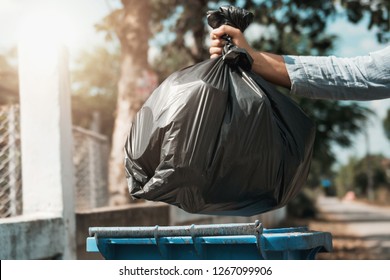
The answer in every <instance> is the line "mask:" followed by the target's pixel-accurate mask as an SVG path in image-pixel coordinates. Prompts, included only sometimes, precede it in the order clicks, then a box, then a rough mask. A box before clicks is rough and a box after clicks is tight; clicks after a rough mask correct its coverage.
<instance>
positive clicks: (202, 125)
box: [125, 7, 315, 216]
mask: <svg viewBox="0 0 390 280" xmlns="http://www.w3.org/2000/svg"><path fill="white" fill-rule="evenodd" d="M251 17H252V16H251V14H249V13H248V12H246V11H245V10H242V9H237V8H234V7H229V8H221V9H220V10H218V11H214V12H212V13H210V14H209V22H211V25H212V27H214V28H215V27H217V26H219V25H220V24H230V25H232V26H235V27H239V28H240V29H241V30H242V31H243V29H245V28H246V27H247V26H248V25H249V22H250V20H251ZM226 40H228V41H229V38H226ZM224 52H225V54H224V55H223V56H221V57H218V58H215V59H209V60H206V61H204V62H201V63H198V64H195V65H193V66H190V67H188V68H185V69H182V70H180V71H178V72H176V73H173V74H172V75H171V76H169V77H168V78H167V79H166V80H165V81H164V82H163V83H162V84H161V85H160V86H159V87H158V88H157V89H156V90H155V91H154V92H153V93H152V95H151V96H150V97H149V99H148V100H147V101H146V103H145V104H144V105H143V107H142V108H141V109H140V111H139V112H138V113H137V116H136V118H135V121H134V122H133V124H132V126H131V131H130V134H129V136H128V139H127V143H126V145H125V152H126V157H125V168H126V175H127V178H128V185H129V190H130V194H131V196H132V197H133V198H135V199H138V198H142V199H147V200H152V201H162V202H166V203H169V204H172V205H176V206H178V207H180V208H182V209H184V210H185V211H187V212H190V213H203V214H223V215H240V216H251V215H255V214H259V213H263V212H266V211H269V210H272V209H275V208H279V207H281V206H283V205H285V204H286V203H287V202H288V201H289V200H291V199H292V198H293V197H294V196H295V195H296V194H297V193H298V192H299V191H300V190H301V188H302V186H303V184H304V183H305V181H306V178H307V175H308V171H309V166H310V161H311V156H312V148H313V142H314V133H315V128H314V124H313V123H312V121H311V120H310V119H309V118H308V117H307V116H306V115H305V114H304V113H303V112H302V111H301V109H300V108H299V107H298V106H297V105H296V104H295V103H294V102H293V101H292V100H291V99H289V98H288V97H286V96H285V95H283V94H282V93H280V92H278V91H277V90H276V89H275V87H273V86H272V85H271V84H269V83H268V82H266V81H265V80H263V79H262V78H260V77H259V76H257V75H255V74H254V73H252V72H251V71H250V70H249V69H250V63H251V61H252V60H251V58H250V57H249V56H248V54H247V53H246V52H245V50H242V49H238V48H237V47H235V46H233V45H232V44H231V42H230V41H229V43H228V44H227V46H226V47H225V50H224ZM244 69H246V70H244Z"/></svg>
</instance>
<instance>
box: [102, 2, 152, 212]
mask: <svg viewBox="0 0 390 280" xmlns="http://www.w3.org/2000/svg"><path fill="white" fill-rule="evenodd" d="M122 4H123V18H122V21H121V23H120V25H119V26H117V29H116V33H117V35H118V38H119V40H120V43H121V52H122V62H121V63H122V65H121V76H120V79H119V82H118V101H117V108H116V118H115V125H114V132H113V137H112V147H111V155H110V166H109V192H110V205H120V204H125V203H128V202H130V196H129V192H128V188H127V182H126V177H125V172H124V145H125V141H126V137H127V135H128V132H129V129H130V126H131V122H132V120H133V118H134V116H135V114H136V113H137V111H138V110H139V109H140V107H141V106H142V104H143V103H144V102H145V100H146V99H147V98H148V97H149V95H150V93H151V92H152V90H153V89H154V88H155V86H156V83H157V78H156V75H155V74H154V73H153V72H152V71H151V70H150V68H149V65H148V60H147V56H148V47H149V46H148V40H149V38H150V28H149V15H150V1H149V0H144V1H139V0H122Z"/></svg>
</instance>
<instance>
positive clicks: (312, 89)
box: [283, 46, 390, 100]
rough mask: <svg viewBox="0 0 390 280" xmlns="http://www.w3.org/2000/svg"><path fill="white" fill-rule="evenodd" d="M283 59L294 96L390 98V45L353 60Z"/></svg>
mask: <svg viewBox="0 0 390 280" xmlns="http://www.w3.org/2000/svg"><path fill="white" fill-rule="evenodd" d="M283 59H284V61H285V63H286V67H287V72H288V75H289V76H290V80H291V93H292V94H296V95H300V96H305V97H309V98H319V99H334V100H375V99H384V98H390V46H388V47H386V48H384V49H382V50H379V51H376V52H372V53H370V54H369V55H367V56H357V57H352V58H338V57H335V56H327V57H322V56H319V57H315V56H290V55H285V56H283Z"/></svg>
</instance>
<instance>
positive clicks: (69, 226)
mask: <svg viewBox="0 0 390 280" xmlns="http://www.w3.org/2000/svg"><path fill="white" fill-rule="evenodd" d="M19 80H20V114H21V146H22V172H23V215H26V214H38V213H45V214H46V215H47V213H50V214H53V216H59V217H62V219H63V222H64V228H65V232H64V239H63V240H64V244H63V247H64V251H63V255H62V258H64V259H75V258H76V244H75V239H76V238H75V207H74V205H75V202H74V172H73V162H72V150H73V145H72V141H73V140H72V121H71V109H70V83H69V74H68V65H67V55H66V51H65V49H64V48H63V47H59V46H58V44H55V43H53V42H46V41H45V42H40V40H39V39H37V40H35V41H23V40H22V41H21V42H20V45H19Z"/></svg>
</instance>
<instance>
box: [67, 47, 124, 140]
mask: <svg viewBox="0 0 390 280" xmlns="http://www.w3.org/2000/svg"><path fill="white" fill-rule="evenodd" d="M77 66H78V67H77V68H76V69H74V70H73V71H72V73H71V74H72V75H71V76H72V86H73V89H72V92H73V94H72V112H73V123H74V124H75V125H80V126H83V127H86V128H89V126H90V124H91V120H92V113H93V112H99V113H100V117H101V132H102V133H103V134H105V135H107V136H108V137H111V136H112V129H113V124H114V120H115V114H114V111H115V106H116V102H117V81H118V77H119V68H120V54H119V50H118V49H115V50H114V51H110V50H109V49H108V48H105V47H96V48H95V49H94V50H92V51H90V52H84V53H82V54H81V55H80V56H79V58H78V62H77Z"/></svg>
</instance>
